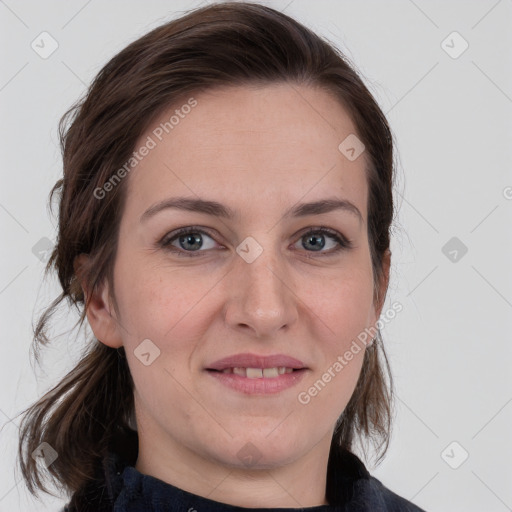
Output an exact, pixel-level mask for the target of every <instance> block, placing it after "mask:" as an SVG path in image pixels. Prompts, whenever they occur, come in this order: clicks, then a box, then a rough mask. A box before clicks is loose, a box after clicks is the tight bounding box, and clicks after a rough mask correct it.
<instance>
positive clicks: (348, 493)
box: [62, 449, 425, 512]
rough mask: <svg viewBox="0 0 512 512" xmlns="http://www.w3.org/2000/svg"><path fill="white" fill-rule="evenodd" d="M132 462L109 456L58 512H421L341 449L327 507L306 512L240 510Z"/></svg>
mask: <svg viewBox="0 0 512 512" xmlns="http://www.w3.org/2000/svg"><path fill="white" fill-rule="evenodd" d="M133 457H134V454H133V453H132V454H131V459H130V457H128V460H127V459H126V458H124V459H123V458H121V456H120V455H119V454H117V453H114V452H110V453H109V455H108V457H106V458H105V460H104V467H103V470H102V471H99V472H98V473H97V477H98V478H97V480H96V481H95V482H94V483H90V484H89V485H88V486H87V487H86V489H85V490H84V491H82V492H78V493H75V495H74V496H73V498H72V499H71V501H70V502H69V503H68V504H67V505H66V506H65V507H64V509H63V511H62V512H107V511H108V512H170V511H180V512H249V511H250V512H267V511H268V510H278V511H281V512H294V511H299V510H301V511H303V510H305V511H308V512H335V511H336V512H366V511H368V512H370V511H371V512H425V511H424V510H423V509H421V508H419V507H417V506H416V505H414V504H413V503H411V502H410V501H407V500H406V499H404V498H402V497H400V496H398V495H397V494H395V493H394V492H392V491H391V490H389V489H388V488H387V487H385V486H384V485H383V484H382V483H381V482H380V481H379V480H377V479H376V478H375V477H372V476H371V475H370V474H369V473H368V471H367V469H366V467H365V466H364V464H363V462H362V461H361V460H360V459H359V458H358V457H357V456H356V455H354V454H352V453H351V452H349V451H347V450H341V449H340V451H339V455H338V456H337V457H338V458H337V460H336V461H335V464H336V468H338V469H337V470H336V471H334V472H333V475H334V483H333V484H332V485H331V486H329V484H328V488H327V491H328V492H327V498H328V501H329V503H331V505H320V506H316V507H306V508H274V509H269V508H244V507H237V506H233V505H227V504H224V503H220V502H218V501H213V500H210V499H208V498H203V497H201V496H197V495H195V494H192V493H189V492H186V491H183V490H181V489H179V488H177V487H175V486H173V485H170V484H168V483H166V482H164V481H162V480H159V479H158V478H154V477H152V476H149V475H144V474H142V473H140V472H139V471H137V470H136V469H135V467H134V464H135V461H136V457H135V458H133ZM331 463H334V462H333V461H330V464H331ZM329 487H331V490H330V491H329Z"/></svg>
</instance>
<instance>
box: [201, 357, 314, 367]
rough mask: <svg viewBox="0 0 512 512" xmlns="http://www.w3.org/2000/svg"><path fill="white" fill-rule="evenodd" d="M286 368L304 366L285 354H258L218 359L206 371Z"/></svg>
mask: <svg viewBox="0 0 512 512" xmlns="http://www.w3.org/2000/svg"><path fill="white" fill-rule="evenodd" d="M280 366H284V367H286V368H294V369H302V368H305V365H304V363H303V362H302V361H299V360H298V359H295V358H294V357H290V356H287V355H285V354H272V355H269V356H263V355H258V354H249V353H245V354H235V355H232V356H228V357H225V358H223V359H219V360H218V361H215V362H214V363H212V364H210V365H209V366H208V367H207V368H206V369H207V370H221V371H222V370H225V369H226V368H278V367H280Z"/></svg>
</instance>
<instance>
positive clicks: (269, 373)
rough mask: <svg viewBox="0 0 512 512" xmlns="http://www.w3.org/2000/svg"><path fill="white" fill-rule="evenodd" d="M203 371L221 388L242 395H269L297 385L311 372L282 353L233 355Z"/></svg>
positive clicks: (301, 363)
mask: <svg viewBox="0 0 512 512" xmlns="http://www.w3.org/2000/svg"><path fill="white" fill-rule="evenodd" d="M205 370H206V372H207V374H208V375H210V376H211V377H212V378H213V379H214V381H216V382H218V383H220V384H221V385H222V386H224V388H230V389H231V390H234V391H236V392H237V393H243V394H245V395H256V396H263V395H267V396H272V395H275V394H277V393H280V392H283V391H285V390H287V389H291V388H292V387H295V386H297V385H298V384H299V382H300V381H301V380H302V379H303V378H304V376H305V375H306V374H307V372H308V371H309V370H310V369H309V368H308V367H307V366H306V365H305V364H304V363H303V362H302V361H299V360H298V359H295V358H294V357H291V356H286V355H284V354H275V355H270V356H262V355H257V354H236V355H234V356H229V357H225V358H224V359H219V360H218V361H215V362H214V363H212V364H210V365H209V366H208V367H207V368H205Z"/></svg>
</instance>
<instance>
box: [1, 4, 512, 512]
mask: <svg viewBox="0 0 512 512" xmlns="http://www.w3.org/2000/svg"><path fill="white" fill-rule="evenodd" d="M204 3H206V2H204V1H203V2H201V1H199V0H197V1H175V2H170V1H168V0H167V1H164V0H161V1H157V0H151V1H144V2H142V1H141V2H135V1H130V2H126V1H121V0H118V1H109V2H100V1H98V0H92V1H85V2H77V1H73V2H67V1H64V0H61V1H47V2H37V1H35V0H31V1H25V2H15V1H14V0H5V1H0V26H1V42H2V48H3V52H2V55H1V66H0V108H1V126H0V129H1V135H0V141H1V142H0V151H1V159H0V162H1V166H0V172H1V180H2V181H1V184H2V185H1V191H0V225H1V233H2V251H1V271H0V311H1V319H2V324H1V325H2V355H3V357H1V358H0V376H1V383H2V386H0V423H1V425H2V427H3V428H1V430H0V439H1V446H0V449H1V457H0V510H1V511H15V510H21V511H36V510H37V511H42V510H54V511H55V510H57V509H58V508H59V507H61V506H62V505H63V503H64V500H57V499H53V498H45V499H44V503H43V504H41V503H38V502H37V501H35V500H34V499H33V498H31V497H30V495H29V494H28V492H27V491H26V488H25V486H24V484H23V482H20V478H21V475H20V474H19V472H15V470H14V457H15V450H16V440H17V428H18V425H19V420H20V418H19V417H16V415H17V414H18V413H19V412H20V410H21V409H22V408H24V407H26V406H27V405H28V404H29V403H30V402H32V401H34V400H35V399H36V398H38V397H39V396H41V395H42V394H43V392H44V391H46V390H47V389H49V388H50V386H52V385H54V384H55V383H57V382H58V380H59V379H60V378H61V377H62V376H63V374H64V372H65V371H67V370H69V369H70V368H72V366H73V365H74V363H75V362H76V358H77V354H78V351H79V348H81V347H79V344H77V343H76V342H74V339H71V338H70V337H69V336H66V335H65V334H64V335H62V336H60V337H58V338H57V340H56V341H55V342H54V343H53V344H52V345H51V348H50V349H48V350H47V351H46V352H44V353H43V362H44V365H43V368H42V369H40V368H33V366H32V365H31V361H30V359H29V347H30V343H31V324H32V320H33V318H35V315H36V314H37V313H39V312H40V311H41V308H42V307H43V306H44V305H45V304H47V303H48V302H49V301H50V299H53V298H54V297H55V296H56V295H57V293H58V291H59V289H58V287H57V286H56V281H55V280H54V279H53V280H50V281H49V282H48V284H42V271H43V267H44V263H43V261H41V259H40V258H42V259H43V260H44V256H41V255H40V258H39V257H36V255H35V254H34V253H33V247H34V246H36V244H38V243H42V242H40V240H41V239H42V238H44V237H46V238H48V239H50V240H54V238H55V233H56V232H55V221H54V220H53V219H51V218H50V216H49V214H48V213H47V208H46V202H47V196H48V192H49V190H50V188H51V186H52V185H53V184H54V182H55V181H56V179H57V178H58V177H59V175H60V173H61V160H60V151H59V148H58V145H57V142H58V138H57V123H58V120H59V118H60V116H61V115H62V114H63V113H64V111H65V110H66V109H67V108H68V107H69V106H70V105H71V104H72V103H73V102H74V101H75V100H77V99H78V97H79V96H81V95H82V93H83V92H84V90H85V87H86V85H88V84H89V83H90V81H91V80H92V78H93V77H94V76H95V75H96V73H97V72H98V71H99V70H100V68H101V67H102V66H103V65H104V64H105V63H106V62H107V61H108V59H109V58H110V57H111V56H113V55H114V54H115V53H117V52H118V51H119V50H121V49H122V48H123V47H124V46H126V44H128V43H129V42H131V41H132V40H134V39H136V38H137V37H139V36H140V35H142V34H143V33H145V32H147V31H148V30H149V29H151V28H154V27H155V26H157V25H159V24H161V23H162V22H164V21H166V20H169V19H171V18H174V17H176V16H178V15H179V14H180V13H181V12H182V11H184V10H188V9H190V8H193V7H196V6H199V5H203V4H204ZM264 3H265V4H267V5H270V6H272V7H275V8H278V9H280V10H283V11H284V12H286V13H287V14H289V15H291V16H293V17H296V18H297V19H298V20H299V21H302V22H303V23H305V24H306V25H308V26H309V27H311V28H313V29H314V30H316V31H318V32H319V33H320V34H322V35H324V36H326V37H327V38H329V39H330V40H331V41H333V42H334V43H336V44H338V45H339V46H340V48H341V49H342V50H344V51H345V52H346V54H347V55H348V57H349V58H350V59H351V60H353V62H354V63H355V64H356V66H357V67H358V69H359V70H360V72H361V73H362V75H363V78H364V80H365V81H366V83H367V84H368V85H369V87H370V89H371V91H372V92H373V93H374V94H375V96H376V98H377V99H378V101H379V103H380V105H381V107H382V108H383V110H384V112H386V113H387V115H388V119H389V121H390V124H391V126H392V129H393V131H394V133H395V135H396V139H397V143H398V146H397V149H398V151H399V156H400V160H399V168H398V183H397V189H396V199H397V206H398V208H399V216H398V223H397V229H396V230H395V236H394V238H393V242H392V251H393V271H392V282H391V285H390V289H389V293H388V305H390V304H392V303H393V302H394V301H399V302H400V303H402V305H403V306H404V310H403V311H402V312H401V313H399V314H398V315H397V316H396V318H395V319H394V320H393V321H392V322H391V323H389V324H388V325H386V328H385V330H384V331H383V336H384V340H385V342H386V344H387V346H388V353H389V355H390V358H391V364H392V368H393V371H394V376H395V381H396V389H397V410H396V423H395V429H394V435H393V439H392V442H391V447H390V449H389V452H388V455H387V457H386V459H385V461H384V462H383V463H382V464H381V465H380V466H378V467H376V468H375V467H373V466H372V465H371V463H369V468H370V470H371V471H372V473H373V474H374V475H375V476H376V477H377V478H379V479H381V480H382V482H383V483H384V484H385V485H387V486H388V487H390V488H391V489H392V490H394V491H395V492H397V493H398V494H401V495H402V496H404V497H406V498H408V499H411V500H412V501H414V502H415V503H417V504H418V505H419V506H421V507H423V508H425V509H426V510H428V511H450V512H453V511H464V512H470V511H484V510H485V511H486V512H490V511H496V512H500V511H505V510H512V485H511V483H512V442H511V436H510V432H511V426H512V378H511V370H510V367H511V362H512V343H511V341H512V340H511V327H512V325H511V324H512V322H511V317H512V272H511V270H510V265H511V262H512V236H511V226H512V222H511V221H512V200H511V198H512V173H511V169H510V164H511V161H512V159H511V152H512V145H511V135H512V121H511V115H512V72H511V70H512V67H511V64H512V62H511V61H512V58H511V48H512V35H511V34H512V30H511V29H512V1H511V0H501V1H495V0H488V1H487V0H486V1H471V2H470V1H467V0H466V1H450V2H446V1H429V2H427V1H420V0H416V1H414V2H413V1H412V0H395V1H382V0H373V1H368V0H367V1H355V0H354V1H334V0H330V1H327V0H325V1H305V0H293V1H291V2H290V1H289V0H283V1H277V0H275V1H267V2H264ZM43 31H47V32H49V33H50V34H51V36H52V37H53V38H54V39H55V40H56V41H57V42H58V45H59V46H58V49H57V50H56V51H55V52H54V53H53V54H52V55H51V56H49V57H48V58H47V59H43V58H41V57H40V56H39V55H38V54H37V53H36V52H35V51H34V50H33V49H32V48H31V43H32V41H33V40H35V39H36V38H37V37H38V36H39V34H40V33H41V32H43ZM454 31H457V32H458V33H459V34H460V36H461V37H462V38H463V39H464V40H465V41H467V43H468V44H469V47H468V49H467V50H466V51H465V52H464V53H462V54H461V55H459V56H457V58H453V55H455V54H458V53H459V52H460V50H461V49H463V46H462V45H463V44H464V42H463V40H462V39H460V38H459V37H458V36H453V35H452V36H450V37H449V38H448V39H446V38H447V37H448V36H449V35H450V34H451V33H452V32H454ZM444 40H446V42H445V43H444V44H443V46H442V42H443V41H444ZM443 47H444V48H445V49H447V50H448V51H449V52H451V53H452V56H450V55H449V54H448V53H447V52H446V51H445V49H443ZM452 237H457V239H458V240H459V241H456V243H457V244H459V245H460V243H461V242H462V243H463V244H464V245H465V246H466V247H467V249H468V251H467V253H466V254H464V255H462V253H461V252H460V250H459V252H458V253H457V260H456V261H452V260H453V258H454V255H455V253H452V254H451V255H450V254H448V256H449V257H448V256H446V255H445V254H444V253H443V251H442V248H443V247H444V246H445V244H446V243H447V242H448V241H449V240H450V239H451V238H452ZM37 247H38V246H37ZM452 249H453V248H451V247H449V248H448V250H452ZM448 250H445V252H447V253H448ZM384 309H387V307H385V308H384ZM61 316H62V319H61V321H62V326H63V328H62V330H61V331H59V332H56V334H59V333H62V332H63V331H64V329H65V328H66V326H67V327H70V326H71V325H72V322H71V320H73V319H74V318H73V317H72V316H71V315H69V314H66V313H65V312H64V313H62V315H61ZM454 441H456V443H458V444H456V445H451V446H450V444H451V443H452V442H454ZM447 447H449V448H448V449H447V450H445V449H446V448H447ZM465 451H467V452H468V454H469V457H468V459H467V460H466V461H465V462H464V463H462V464H461V465H460V466H459V467H458V468H457V469H453V468H452V467H450V465H449V464H448V463H450V464H451V465H452V466H457V465H458V464H460V462H461V461H462V459H463V455H464V453H465Z"/></svg>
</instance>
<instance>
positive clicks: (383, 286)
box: [373, 249, 391, 328]
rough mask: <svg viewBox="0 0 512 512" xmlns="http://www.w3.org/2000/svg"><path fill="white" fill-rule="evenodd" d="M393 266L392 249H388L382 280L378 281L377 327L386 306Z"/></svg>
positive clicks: (383, 262)
mask: <svg viewBox="0 0 512 512" xmlns="http://www.w3.org/2000/svg"><path fill="white" fill-rule="evenodd" d="M390 268H391V251H390V250H389V249H386V251H385V252H384V254H383V256H382V275H381V276H380V280H379V282H378V283H377V288H378V293H377V297H376V301H375V304H374V309H375V320H374V322H373V324H374V326H375V328H377V325H376V324H377V321H378V320H379V318H380V314H381V313H382V308H383V307H384V302H385V299H386V293H387V290H388V285H389V274H390Z"/></svg>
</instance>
